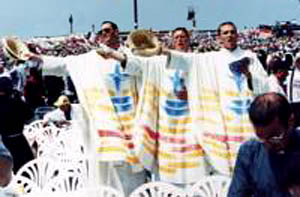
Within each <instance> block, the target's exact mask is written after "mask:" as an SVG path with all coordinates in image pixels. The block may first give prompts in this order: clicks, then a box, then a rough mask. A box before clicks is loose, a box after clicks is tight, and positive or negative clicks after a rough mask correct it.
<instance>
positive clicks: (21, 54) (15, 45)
mask: <svg viewBox="0 0 300 197" xmlns="http://www.w3.org/2000/svg"><path fill="white" fill-rule="evenodd" d="M2 42H3V49H4V52H5V54H6V55H7V56H9V57H11V58H13V59H16V60H21V61H27V60H28V59H29V58H30V57H31V56H33V54H32V53H31V52H30V51H29V49H28V47H27V46H26V44H25V43H24V42H22V41H21V40H19V39H18V38H13V37H8V38H4V39H3V40H2Z"/></svg>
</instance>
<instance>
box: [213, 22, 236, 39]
mask: <svg viewBox="0 0 300 197" xmlns="http://www.w3.org/2000/svg"><path fill="white" fill-rule="evenodd" d="M225 25H231V26H232V27H234V29H235V31H237V28H236V26H235V24H234V23H233V22H231V21H226V22H223V23H221V24H220V25H219V26H218V28H217V35H218V36H219V35H220V34H221V28H222V27H223V26H225Z"/></svg>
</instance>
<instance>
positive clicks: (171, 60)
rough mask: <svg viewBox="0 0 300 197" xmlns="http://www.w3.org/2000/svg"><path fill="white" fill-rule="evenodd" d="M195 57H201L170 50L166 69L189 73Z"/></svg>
mask: <svg viewBox="0 0 300 197" xmlns="http://www.w3.org/2000/svg"><path fill="white" fill-rule="evenodd" d="M197 56H201V54H195V53H184V52H179V51H174V50H170V54H169V56H168V63H167V68H179V69H182V70H185V71H189V70H190V68H191V66H192V65H193V59H194V58H195V57H197Z"/></svg>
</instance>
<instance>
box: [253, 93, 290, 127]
mask: <svg viewBox="0 0 300 197" xmlns="http://www.w3.org/2000/svg"><path fill="white" fill-rule="evenodd" d="M292 113H293V112H292V108H291V105H290V104H289V102H288V101H287V99H286V98H285V97H284V96H283V95H281V94H279V93H275V92H269V93H265V94H262V95H259V96H257V97H256V98H255V99H254V101H253V102H252V103H251V105H250V109H249V117H250V120H251V122H252V124H253V125H254V126H267V125H268V124H270V123H271V122H272V121H273V120H275V119H276V118H278V119H279V121H280V122H281V123H282V124H283V125H284V126H286V127H287V126H288V121H289V118H290V116H291V114H292Z"/></svg>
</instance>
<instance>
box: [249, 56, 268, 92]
mask: <svg viewBox="0 0 300 197" xmlns="http://www.w3.org/2000/svg"><path fill="white" fill-rule="evenodd" d="M252 58H253V63H252V64H251V65H250V68H249V71H250V73H251V75H252V85H253V93H254V95H259V94H263V93H266V92H268V91H269V89H270V88H269V84H268V75H267V72H266V71H265V69H264V68H263V66H262V65H261V63H260V61H259V59H258V58H257V57H256V55H255V54H254V53H253V55H252Z"/></svg>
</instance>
